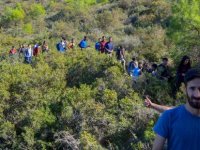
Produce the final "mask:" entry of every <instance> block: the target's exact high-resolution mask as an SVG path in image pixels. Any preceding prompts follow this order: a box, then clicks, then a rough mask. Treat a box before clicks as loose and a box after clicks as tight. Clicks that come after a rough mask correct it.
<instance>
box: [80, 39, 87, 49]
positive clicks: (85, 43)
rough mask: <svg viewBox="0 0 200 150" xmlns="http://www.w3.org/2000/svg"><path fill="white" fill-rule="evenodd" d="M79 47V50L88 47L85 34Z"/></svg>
mask: <svg viewBox="0 0 200 150" xmlns="http://www.w3.org/2000/svg"><path fill="white" fill-rule="evenodd" d="M79 47H80V48H81V50H83V49H85V48H87V47H89V46H88V43H87V36H84V38H83V40H81V42H80V43H79Z"/></svg>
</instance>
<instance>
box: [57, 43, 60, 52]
mask: <svg viewBox="0 0 200 150" xmlns="http://www.w3.org/2000/svg"><path fill="white" fill-rule="evenodd" d="M56 48H57V50H58V51H59V50H60V43H57V44H56Z"/></svg>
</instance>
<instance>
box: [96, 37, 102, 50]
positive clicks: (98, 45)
mask: <svg viewBox="0 0 200 150" xmlns="http://www.w3.org/2000/svg"><path fill="white" fill-rule="evenodd" d="M95 49H96V51H98V52H101V38H99V40H98V42H96V43H95Z"/></svg>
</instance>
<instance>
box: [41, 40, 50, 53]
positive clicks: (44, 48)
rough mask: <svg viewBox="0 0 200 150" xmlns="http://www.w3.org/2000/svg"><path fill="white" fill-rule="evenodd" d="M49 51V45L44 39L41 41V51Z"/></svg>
mask: <svg viewBox="0 0 200 150" xmlns="http://www.w3.org/2000/svg"><path fill="white" fill-rule="evenodd" d="M48 51H49V47H48V44H47V42H46V41H43V43H42V53H45V52H48Z"/></svg>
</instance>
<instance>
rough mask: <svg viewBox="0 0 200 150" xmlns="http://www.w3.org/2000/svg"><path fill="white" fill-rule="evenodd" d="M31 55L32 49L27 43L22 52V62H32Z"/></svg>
mask: <svg viewBox="0 0 200 150" xmlns="http://www.w3.org/2000/svg"><path fill="white" fill-rule="evenodd" d="M32 56H33V50H32V47H31V45H30V44H29V45H28V47H27V48H26V49H25V52H24V62H25V63H28V64H30V63H31V62H32Z"/></svg>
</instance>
